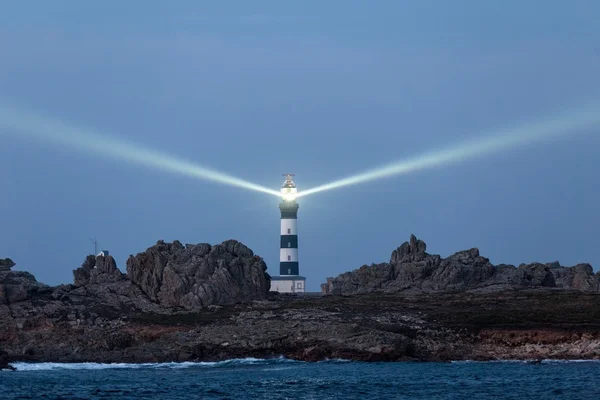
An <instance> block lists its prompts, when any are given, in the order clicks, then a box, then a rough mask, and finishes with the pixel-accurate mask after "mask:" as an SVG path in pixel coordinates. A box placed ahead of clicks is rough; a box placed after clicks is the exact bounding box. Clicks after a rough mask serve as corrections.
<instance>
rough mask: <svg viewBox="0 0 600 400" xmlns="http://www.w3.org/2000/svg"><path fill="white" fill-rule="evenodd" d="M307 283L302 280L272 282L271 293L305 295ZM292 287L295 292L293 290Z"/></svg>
mask: <svg viewBox="0 0 600 400" xmlns="http://www.w3.org/2000/svg"><path fill="white" fill-rule="evenodd" d="M305 283H306V282H305V281H304V280H301V279H286V280H281V281H275V280H272V281H271V291H272V292H279V293H304V292H305V287H304V284H305ZM292 285H293V287H294V290H292Z"/></svg>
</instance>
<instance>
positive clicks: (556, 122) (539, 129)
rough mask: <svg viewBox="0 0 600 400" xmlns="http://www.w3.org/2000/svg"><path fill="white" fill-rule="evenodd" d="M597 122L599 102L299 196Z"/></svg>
mask: <svg viewBox="0 0 600 400" xmlns="http://www.w3.org/2000/svg"><path fill="white" fill-rule="evenodd" d="M598 125H600V105H598V104H595V105H593V106H588V107H585V108H582V109H579V110H577V111H574V112H569V113H564V114H561V115H558V116H554V117H551V118H547V119H546V120H543V121H541V122H535V123H530V124H527V125H523V126H520V127H516V128H512V129H504V130H500V131H498V132H496V134H495V135H490V136H486V137H485V138H483V139H479V140H474V141H471V142H468V143H465V144H463V145H460V146H456V147H453V148H449V149H445V150H439V151H434V152H429V153H425V154H422V155H419V156H416V157H413V158H409V159H408V160H404V161H399V162H395V163H392V164H388V165H386V166H383V167H381V168H376V169H372V170H369V171H367V172H363V173H361V174H358V175H353V176H350V177H347V178H344V179H340V180H337V181H334V182H330V183H327V184H325V185H321V186H317V187H315V188H312V189H307V190H303V191H302V192H300V193H298V197H301V196H307V195H310V194H314V193H319V192H323V191H326V190H331V189H337V188H341V187H345V186H350V185H356V184H359V183H364V182H369V181H373V180H376V179H382V178H386V177H391V176H395V175H401V174H407V173H410V172H414V171H417V170H421V169H425V168H433V167H439V166H442V165H449V164H453V163H458V162H461V161H465V160H467V159H470V158H474V157H480V156H483V155H485V154H489V153H494V152H497V151H501V150H506V149H509V148H512V147H515V146H518V145H524V144H528V143H531V142H534V141H538V140H542V139H547V138H551V137H557V136H564V135H573V134H576V133H581V130H582V129H584V128H589V127H592V126H598Z"/></svg>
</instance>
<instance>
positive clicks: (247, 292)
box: [127, 240, 271, 309]
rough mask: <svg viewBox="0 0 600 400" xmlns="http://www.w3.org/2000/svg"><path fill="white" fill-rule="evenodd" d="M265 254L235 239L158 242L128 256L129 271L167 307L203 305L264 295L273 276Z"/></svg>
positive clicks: (231, 302)
mask: <svg viewBox="0 0 600 400" xmlns="http://www.w3.org/2000/svg"><path fill="white" fill-rule="evenodd" d="M266 270H267V266H266V264H265V263H264V261H263V260H262V258H260V257H258V256H255V255H254V253H253V252H252V250H250V249H249V248H248V247H246V246H244V245H243V244H242V243H240V242H237V241H235V240H228V241H225V242H223V243H221V244H220V245H216V246H211V245H209V244H206V243H202V244H197V245H189V244H188V245H186V246H183V245H182V244H181V243H180V242H179V241H174V242H173V243H165V242H163V241H159V242H158V243H157V244H156V245H155V246H153V247H150V248H149V249H147V250H146V251H145V252H143V253H140V254H138V255H136V256H130V257H129V259H128V260H127V276H128V278H129V279H130V280H131V282H133V283H134V284H135V285H137V286H139V287H140V289H141V290H142V291H143V292H144V293H145V294H146V295H147V296H148V297H149V298H150V299H152V300H153V301H155V302H158V303H159V304H161V305H163V306H166V307H183V308H185V309H200V308H203V307H207V306H209V305H227V304H234V303H236V302H239V301H240V300H242V299H243V300H255V299H264V298H265V297H266V296H267V294H268V292H269V289H270V285H271V282H270V277H269V275H268V274H267V273H266Z"/></svg>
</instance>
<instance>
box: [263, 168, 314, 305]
mask: <svg viewBox="0 0 600 400" xmlns="http://www.w3.org/2000/svg"><path fill="white" fill-rule="evenodd" d="M285 176H286V179H285V182H284V183H283V186H282V187H281V197H282V200H281V203H280V204H279V210H280V211H281V243H280V246H279V276H272V277H271V291H273V292H280V293H304V292H305V284H306V278H305V277H303V276H300V269H299V264H298V208H299V206H298V203H296V195H297V193H298V190H297V188H296V184H295V183H294V181H293V180H292V176H293V174H286V175H285Z"/></svg>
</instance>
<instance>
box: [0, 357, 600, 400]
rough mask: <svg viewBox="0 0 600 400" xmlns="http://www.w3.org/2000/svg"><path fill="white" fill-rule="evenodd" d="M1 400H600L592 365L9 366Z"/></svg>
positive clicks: (275, 362) (249, 362)
mask: <svg viewBox="0 0 600 400" xmlns="http://www.w3.org/2000/svg"><path fill="white" fill-rule="evenodd" d="M13 365H14V366H15V367H16V368H17V371H15V372H5V371H2V372H0V398H1V399H170V400H171V399H344V400H348V399H429V400H435V399H468V400H475V399H600V383H599V381H598V377H600V362H597V361H550V360H544V361H541V362H536V363H533V362H519V361H506V362H468V361H463V362H449V363H418V362H398V363H382V362H381V363H380V362H370V363H367V362H350V361H342V360H330V361H322V362H310V363H309V362H298V361H292V360H288V359H284V358H279V359H270V360H262V359H254V358H246V359H238V360H229V361H222V362H198V363H192V362H185V363H163V364H94V363H82V364H58V363H36V364H27V363H16V364H13Z"/></svg>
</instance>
